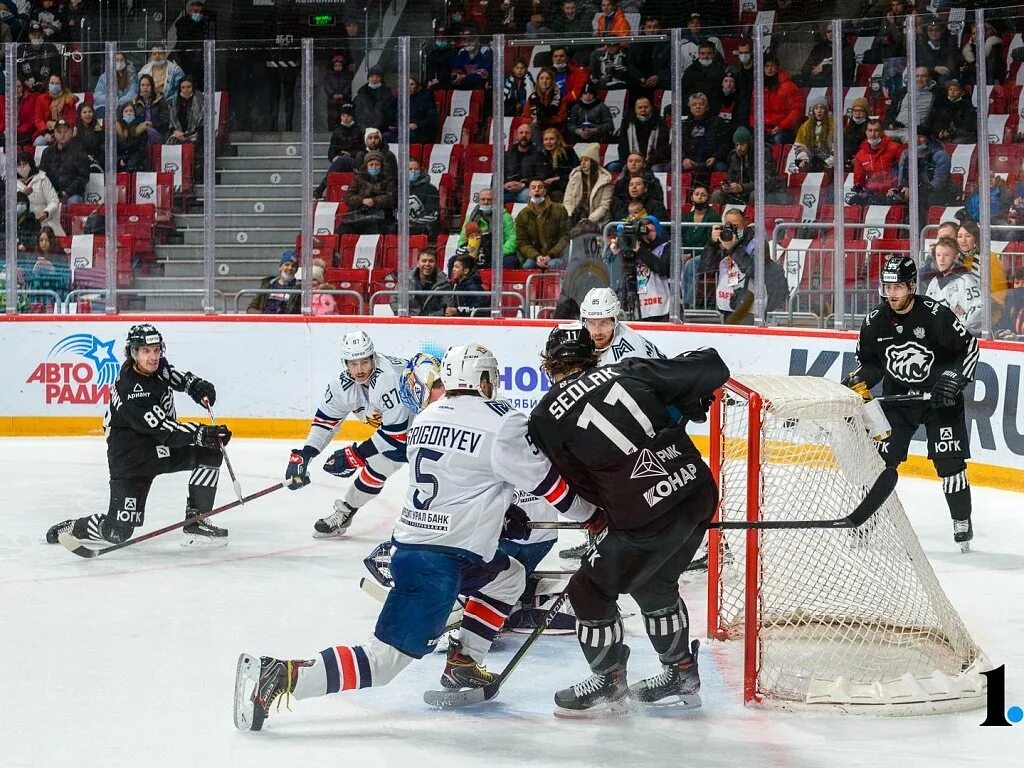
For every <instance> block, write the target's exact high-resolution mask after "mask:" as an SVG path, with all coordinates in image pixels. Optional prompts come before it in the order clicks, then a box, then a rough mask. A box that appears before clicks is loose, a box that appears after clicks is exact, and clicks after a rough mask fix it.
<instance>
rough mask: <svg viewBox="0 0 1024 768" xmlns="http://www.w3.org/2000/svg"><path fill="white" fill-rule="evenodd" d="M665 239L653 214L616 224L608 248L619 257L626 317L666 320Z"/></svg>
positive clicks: (656, 320) (653, 321) (667, 288)
mask: <svg viewBox="0 0 1024 768" xmlns="http://www.w3.org/2000/svg"><path fill="white" fill-rule="evenodd" d="M668 246H669V239H668V238H667V237H666V236H665V233H664V232H663V230H662V228H661V222H660V221H658V220H657V219H656V218H655V217H654V216H650V215H648V216H641V217H640V218H629V219H627V220H626V221H624V222H622V223H620V224H617V225H616V228H615V236H614V237H611V238H609V243H608V248H609V250H611V252H612V253H613V254H615V256H617V257H619V258H621V259H622V283H623V284H622V289H621V293H622V305H623V309H624V310H625V313H626V317H627V318H628V319H630V320H643V321H645V322H649V323H665V322H668V291H669V287H668V286H669V284H668V275H669V253H668Z"/></svg>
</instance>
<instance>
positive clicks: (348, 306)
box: [324, 267, 370, 315]
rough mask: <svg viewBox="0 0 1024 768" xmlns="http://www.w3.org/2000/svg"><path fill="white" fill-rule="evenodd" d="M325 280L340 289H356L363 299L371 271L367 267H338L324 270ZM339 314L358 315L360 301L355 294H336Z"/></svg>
mask: <svg viewBox="0 0 1024 768" xmlns="http://www.w3.org/2000/svg"><path fill="white" fill-rule="evenodd" d="M324 282H326V283H330V284H331V285H333V286H334V287H335V288H336V289H337V290H340V291H354V292H355V293H358V294H359V295H360V296H361V297H363V300H364V301H365V299H366V291H367V288H368V287H369V284H370V271H369V270H367V269H339V268H336V267H332V268H328V269H325V270H324ZM334 299H335V301H336V302H337V304H338V314H339V315H358V314H359V301H358V300H356V298H355V297H354V296H335V297H334Z"/></svg>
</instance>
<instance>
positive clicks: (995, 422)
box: [0, 316, 1024, 469]
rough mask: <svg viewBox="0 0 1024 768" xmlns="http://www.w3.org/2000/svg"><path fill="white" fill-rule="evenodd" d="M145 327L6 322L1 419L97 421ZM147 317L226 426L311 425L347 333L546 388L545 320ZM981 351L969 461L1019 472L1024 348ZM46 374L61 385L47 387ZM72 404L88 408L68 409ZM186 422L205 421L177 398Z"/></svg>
mask: <svg viewBox="0 0 1024 768" xmlns="http://www.w3.org/2000/svg"><path fill="white" fill-rule="evenodd" d="M141 319H142V318H137V317H136V318H131V319H127V318H116V317H115V318H109V319H107V318H98V319H97V318H91V317H83V318H55V319H33V318H17V320H16V321H11V322H3V323H0V349H3V350H4V359H5V365H4V366H3V371H2V373H0V376H2V377H3V380H2V386H0V420H2V419H3V417H23V418H24V417H34V416H46V417H90V416H93V417H98V416H101V415H102V413H103V410H104V406H103V398H102V391H101V389H100V388H99V383H100V379H101V375H102V364H103V363H104V361H109V360H111V359H112V358H111V357H110V355H111V353H112V354H114V355H116V357H117V359H118V360H120V359H122V347H123V339H124V337H125V335H126V333H127V330H128V328H129V327H130V326H131V325H132V324H133V323H135V322H139V321H140V320H141ZM146 319H147V320H149V321H151V322H155V323H156V324H157V325H158V326H159V328H160V329H161V331H162V332H163V333H164V336H165V339H166V342H167V345H168V358H169V359H170V360H171V361H172V362H173V363H175V365H177V366H179V367H182V368H185V369H187V370H191V371H194V372H196V373H197V374H199V375H201V376H203V377H205V378H208V379H210V380H212V381H213V382H214V383H215V384H216V385H217V393H218V401H217V408H218V415H219V416H220V417H221V418H223V419H230V418H257V419H308V418H309V417H310V415H311V414H312V413H313V410H314V409H315V408H316V405H317V403H318V402H319V400H320V396H321V394H322V392H323V388H324V386H325V384H326V382H327V381H328V380H330V379H331V378H332V377H334V376H336V375H337V374H338V370H339V366H340V362H339V357H338V346H339V340H340V337H341V335H342V334H343V333H345V332H346V331H349V330H354V329H364V330H366V331H368V332H369V333H370V334H371V336H372V337H373V339H374V342H375V344H376V346H377V349H378V351H381V352H385V353H387V354H391V355H395V356H399V357H409V356H411V355H413V354H415V353H416V352H420V351H426V352H431V353H433V354H436V355H440V354H442V353H443V352H444V350H445V349H446V348H447V347H448V346H449V345H451V344H456V343H466V342H468V341H476V342H480V343H482V344H484V345H486V346H488V347H490V348H491V349H492V350H493V351H494V352H495V354H496V355H497V357H498V361H499V363H500V364H501V367H502V380H501V390H502V395H503V396H504V397H505V398H507V399H509V400H512V401H513V402H514V404H515V405H517V406H518V407H520V408H523V409H529V408H531V407H532V406H533V405H534V404H535V403H536V401H537V400H538V399H539V398H540V397H541V396H542V395H543V392H544V391H546V389H547V382H546V381H545V379H544V376H543V374H541V372H540V368H539V351H540V349H541V348H542V347H543V344H544V339H545V338H546V336H547V332H548V329H550V327H551V324H550V323H543V322H530V321H509V322H503V323H502V324H501V325H497V324H494V323H492V322H490V321H483V322H480V321H475V322H474V321H458V320H453V321H443V320H442V321H426V320H405V321H401V320H396V319H377V320H363V321H361V322H359V323H345V322H333V321H331V322H323V321H320V320H316V319H313V320H307V319H303V318H287V319H277V318H261V319H258V320H255V319H248V318H234V317H232V318H217V319H207V318H205V317H202V316H198V317H190V316H165V317H159V318H146ZM638 327H639V328H641V329H642V331H643V333H644V335H645V336H647V337H649V338H650V339H651V340H652V341H654V342H655V343H656V344H657V345H658V346H659V347H660V348H661V350H662V351H663V352H665V353H666V354H667V355H670V356H671V355H675V354H678V353H680V352H682V351H685V350H687V349H693V348H695V347H700V346H714V347H716V348H717V349H718V350H719V352H720V353H721V355H722V357H723V358H724V359H725V361H726V362H727V363H728V364H729V366H730V368H731V369H732V370H733V371H734V372H743V373H767V374H805V373H811V374H813V375H823V376H826V377H828V378H831V379H834V380H838V379H839V378H840V376H841V371H842V370H843V369H845V368H850V367H852V366H853V352H854V348H855V344H856V337H855V334H852V333H837V332H799V331H793V330H791V329H785V330H781V329H771V330H757V329H736V330H727V329H725V328H723V327H721V326H718V327H714V326H704V327H700V326H690V327H689V328H688V329H686V330H683V329H667V328H665V327H664V326H655V325H647V326H638ZM982 346H983V350H982V355H981V361H980V363H979V367H978V379H979V381H978V382H977V383H976V384H975V385H974V386H973V387H972V388H971V389H969V390H968V401H969V403H971V404H972V405H970V406H969V411H968V413H969V417H973V418H972V420H971V423H970V428H971V431H972V435H971V451H972V456H973V458H974V459H975V460H976V461H978V462H982V463H985V464H989V465H995V466H1002V467H1010V468H1017V469H1019V468H1020V467H1021V466H1024V415H1022V414H1021V413H1020V412H1019V411H1020V410H1021V409H1020V408H1019V404H1020V401H1021V363H1022V361H1024V355H1022V351H1024V350H1018V349H1016V348H1014V347H1013V346H1012V345H1009V344H999V343H995V344H991V343H985V342H983V343H982ZM844 361H845V362H844ZM41 365H42V366H44V367H43V368H41V367H40V366H41ZM108 365H110V363H109V362H108ZM45 366H48V367H45ZM108 373H109V369H108ZM48 377H49V378H52V379H54V380H53V381H48ZM75 398H78V399H80V400H84V402H68V400H69V399H71V400H74V399H75ZM48 400H49V402H48ZM1008 404H1009V407H1008ZM181 415H183V416H200V415H202V413H201V410H200V409H199V407H198V406H193V405H192V404H190V403H188V402H187V401H186V400H185V399H182V401H181ZM694 431H695V432H699V430H694ZM911 453H915V454H918V455H922V454H923V453H924V444H923V443H921V442H917V441H915V443H913V444H912V446H911Z"/></svg>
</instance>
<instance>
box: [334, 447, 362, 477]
mask: <svg viewBox="0 0 1024 768" xmlns="http://www.w3.org/2000/svg"><path fill="white" fill-rule="evenodd" d="M365 466H366V459H364V458H363V457H362V456H360V455H359V450H358V449H357V448H356V446H355V445H349V446H347V447H345V448H342V449H341V450H340V451H335V452H334V453H332V454H331V458H329V459H328V460H327V462H326V463H325V464H324V472H327V473H329V474H331V475H334V476H335V477H352V475H354V474H355V473H356V472H357V471H358V470H360V469H362V468H363V467H365Z"/></svg>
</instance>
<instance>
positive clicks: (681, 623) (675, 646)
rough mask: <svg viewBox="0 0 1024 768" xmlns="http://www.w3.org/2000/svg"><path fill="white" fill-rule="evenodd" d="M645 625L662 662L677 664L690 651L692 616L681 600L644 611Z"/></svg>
mask: <svg viewBox="0 0 1024 768" xmlns="http://www.w3.org/2000/svg"><path fill="white" fill-rule="evenodd" d="M644 625H645V627H646V628H647V636H648V637H649V638H650V639H651V645H653V646H654V650H655V651H657V652H658V660H659V661H660V662H661V663H662V664H675V663H676V662H677V661H679V660H680V659H682V658H684V657H685V656H686V655H687V654H689V653H690V618H689V614H687V612H686V606H685V605H684V604H683V602H682V601H681V600H680V601H678V602H677V603H676V604H675V605H673V606H669V607H668V608H661V609H659V610H656V611H651V612H650V613H644Z"/></svg>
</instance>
